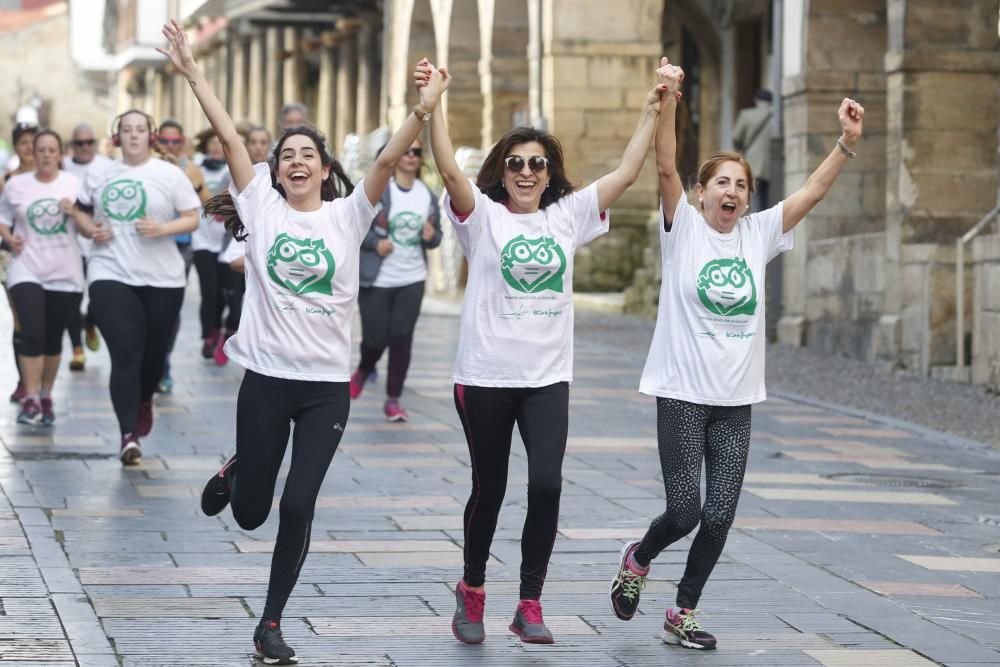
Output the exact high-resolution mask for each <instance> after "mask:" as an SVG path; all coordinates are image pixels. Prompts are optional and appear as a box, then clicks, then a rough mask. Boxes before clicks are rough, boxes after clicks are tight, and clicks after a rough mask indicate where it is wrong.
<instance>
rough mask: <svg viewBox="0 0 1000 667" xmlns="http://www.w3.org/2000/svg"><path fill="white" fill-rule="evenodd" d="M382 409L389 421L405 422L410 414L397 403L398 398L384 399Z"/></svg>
mask: <svg viewBox="0 0 1000 667" xmlns="http://www.w3.org/2000/svg"><path fill="white" fill-rule="evenodd" d="M382 411H383V412H385V418H386V419H388V420H389V421H391V422H405V421H409V419H410V415H408V414H407V413H406V410H404V409H403V408H402V406H400V405H399V399H398V398H387V399H385V404H384V405H383V406H382Z"/></svg>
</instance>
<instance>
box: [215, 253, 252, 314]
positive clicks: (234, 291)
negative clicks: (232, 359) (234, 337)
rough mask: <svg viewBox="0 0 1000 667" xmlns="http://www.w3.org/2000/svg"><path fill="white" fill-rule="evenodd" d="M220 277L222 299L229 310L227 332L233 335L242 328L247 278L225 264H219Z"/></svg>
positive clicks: (227, 311)
mask: <svg viewBox="0 0 1000 667" xmlns="http://www.w3.org/2000/svg"><path fill="white" fill-rule="evenodd" d="M234 243H235V242H234ZM219 276H220V278H221V279H222V298H223V300H224V301H225V304H226V308H227V310H226V322H225V324H226V332H228V333H233V332H235V331H236V330H237V329H239V328H240V315H242V314H243V294H244V293H245V292H246V291H247V282H246V277H245V276H244V275H243V274H242V273H240V272H239V271H233V269H232V267H230V266H229V265H228V264H224V263H220V264H219Z"/></svg>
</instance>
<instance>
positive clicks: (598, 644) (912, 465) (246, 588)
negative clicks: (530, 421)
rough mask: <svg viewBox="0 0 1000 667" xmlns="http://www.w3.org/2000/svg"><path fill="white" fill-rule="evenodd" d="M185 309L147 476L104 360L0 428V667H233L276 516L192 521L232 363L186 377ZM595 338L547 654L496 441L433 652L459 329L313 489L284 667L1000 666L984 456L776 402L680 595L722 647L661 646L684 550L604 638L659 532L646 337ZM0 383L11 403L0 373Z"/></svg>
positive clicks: (811, 406)
mask: <svg viewBox="0 0 1000 667" xmlns="http://www.w3.org/2000/svg"><path fill="white" fill-rule="evenodd" d="M192 296H194V294H193V293H192ZM196 301H197V299H196V297H195V298H189V299H188V302H187V304H186V305H185V314H184V329H183V331H182V334H181V337H180V339H179V342H178V349H177V351H176V353H175V355H174V359H173V362H174V378H175V382H176V385H175V390H174V393H173V394H172V395H169V396H160V397H158V398H157V408H156V426H155V429H154V431H153V433H152V434H151V436H150V437H148V438H146V439H145V440H144V441H143V447H144V451H145V458H144V460H143V463H142V465H140V466H137V467H133V468H127V469H123V468H122V466H121V464H120V463H119V461H118V459H117V448H118V433H117V426H116V422H115V419H114V415H113V413H112V411H111V404H110V399H109V397H108V391H107V381H108V367H109V364H108V359H107V356H106V350H104V349H103V348H102V350H101V352H99V353H97V354H90V357H89V359H88V367H87V370H86V371H85V372H84V373H73V374H70V373H69V372H68V371H65V370H63V371H62V372H61V376H60V378H59V381H58V382H57V385H56V395H55V400H56V409H57V413H58V422H57V425H56V426H55V428H53V429H51V430H44V429H42V428H30V427H24V426H18V425H17V424H16V423H15V420H14V417H15V409H14V407H13V406H11V407H10V408H9V409H8V410H7V411H6V412H5V414H4V415H3V417H2V419H0V439H2V444H3V447H0V488H2V491H3V495H2V496H0V661H3V662H11V663H32V664H51V665H73V664H79V665H93V666H97V665H101V666H104V665H143V666H147V665H177V664H184V665H213V666H217V665H251V664H253V662H254V659H253V650H252V643H251V637H252V634H253V630H254V627H255V625H256V622H257V621H256V619H255V615H256V614H259V613H260V610H261V608H262V606H263V600H264V596H265V589H266V582H267V576H268V566H269V562H270V551H271V547H272V541H273V539H274V536H275V533H276V530H277V510H276V509H275V511H274V512H272V515H271V517H270V519H269V520H268V522H267V523H266V524H265V525H264V526H263V527H262V528H260V529H259V530H257V531H255V532H253V533H247V532H244V531H241V530H240V529H239V528H238V526H237V525H236V523H235V521H233V519H232V516H231V514H230V513H229V512H228V510H227V511H225V512H223V513H222V514H221V515H219V516H218V517H214V518H206V517H205V516H203V515H202V514H201V513H200V511H199V509H198V496H199V494H200V490H201V487H202V484H203V483H204V481H205V479H206V478H207V476H208V475H210V474H211V473H212V472H214V471H215V470H216V469H217V468H218V466H219V465H220V463H221V462H222V461H223V460H224V457H225V456H226V455H227V454H228V453H229V452H230V451H231V449H232V447H233V438H234V431H235V426H234V423H235V422H234V410H235V394H236V389H237V387H238V385H239V381H240V378H241V369H239V368H237V367H235V366H233V365H230V366H228V367H225V368H219V367H217V366H215V365H214V364H213V363H211V362H208V361H203V360H202V359H201V358H200V356H199V355H198V347H199V344H200V343H199V341H197V340H196V331H195V324H196V321H197V316H196V311H195V309H194V308H195V305H196ZM4 317H6V318H8V319H7V320H5V321H4V323H3V326H2V327H0V339H2V340H9V335H10V331H9V326H10V324H9V315H4ZM615 317H616V316H613V315H607V316H604V315H601V316H595V315H593V314H588V315H587V316H586V317H581V324H580V325H579V327H578V334H577V344H576V374H575V375H576V382H575V383H574V385H573V388H572V390H571V394H570V440H569V447H568V452H567V457H566V463H565V468H564V478H565V482H564V488H563V496H562V513H561V521H560V532H559V536H558V539H557V541H556V545H555V555H554V557H553V559H552V563H551V566H550V568H549V572H548V579H547V582H546V586H545V593H544V596H543V598H542V602H543V604H544V609H545V614H546V616H545V618H546V621H547V622H548V624H549V626H550V627H551V629H552V631H553V633H554V634H555V637H556V644H555V645H553V646H528V645H523V644H521V643H520V642H519V641H518V640H517V639H516V638H515V637H514V636H513V635H511V634H510V633H509V632H508V631H507V624H508V623H509V622H510V619H511V617H512V615H513V612H514V608H515V605H516V603H517V600H516V596H517V577H518V567H519V559H520V547H519V539H520V533H521V525H522V522H523V519H524V513H525V503H526V492H525V489H526V466H525V458H524V452H523V448H522V447H521V446H520V441H519V440H517V436H516V435H515V441H516V444H515V447H514V454H513V456H512V461H511V474H510V481H509V488H508V493H507V498H506V505H505V508H504V511H503V513H502V514H501V517H500V524H499V527H498V531H497V535H496V540H495V542H494V544H493V549H492V555H493V558H492V560H491V563H490V566H489V570H488V572H487V591H488V594H489V596H488V599H487V605H486V620H487V640H486V642H485V643H484V644H482V645H479V646H466V645H463V644H459V643H458V642H456V641H455V639H454V638H453V637H452V634H451V630H450V623H451V615H452V612H453V610H454V595H453V587H454V585H455V583H456V582H457V580H458V579H459V577H460V575H461V564H462V552H461V544H462V516H461V515H462V510H463V507H464V503H465V500H466V497H467V494H468V491H469V486H470V482H469V476H470V468H469V463H468V453H467V450H466V446H465V442H464V438H463V434H462V431H461V426H460V424H459V421H458V418H457V415H456V413H455V409H454V406H453V403H452V394H451V379H450V378H451V364H452V359H453V356H454V348H455V342H456V334H457V326H458V320H457V319H456V318H454V317H451V316H447V315H425V316H424V317H423V318H422V319H421V321H420V323H419V325H418V330H417V335H416V342H415V349H414V362H413V366H412V368H411V372H410V377H409V380H408V383H407V392H406V394H405V395H404V401H403V403H404V405H405V406H406V408H407V409H408V410H409V412H410V415H411V421H410V422H409V423H408V424H390V423H387V422H386V421H385V419H384V417H383V415H382V412H381V401H382V398H383V396H382V394H383V387H382V384H384V376H385V374H384V371H383V369H382V368H381V367H380V379H379V382H378V384H370V385H369V386H368V387H367V388H366V390H365V393H364V394H363V395H362V397H361V398H360V399H359V400H358V401H356V402H355V404H354V405H353V407H352V411H351V417H350V422H349V424H348V427H347V432H346V435H345V437H344V439H343V441H342V444H341V447H340V451H339V452H338V454H337V456H336V458H335V459H334V463H333V467H332V469H331V472H330V474H329V475H328V477H327V479H326V483H325V485H324V488H323V492H322V494H321V497H320V499H319V506H318V508H317V514H316V517H315V521H314V523H313V534H312V546H311V550H310V554H309V557H308V559H307V560H306V562H305V565H304V567H303V570H302V575H301V578H300V580H299V584H298V586H297V587H296V589H295V591H294V592H293V595H292V599H291V601H290V603H289V606H288V608H287V609H286V615H285V619H284V621H283V624H282V628H283V631H284V634H285V637H286V638H287V640H288V642H289V644H291V645H292V646H293V647H294V648H295V649H296V652H297V653H298V654H299V656H301V661H300V664H302V665H383V666H390V665H392V666H400V667H402V666H416V665H426V666H434V667H444V666H448V665H456V666H457V665H462V666H464V665H475V664H478V665H489V666H491V667H492V666H498V667H499V666H503V667H507V666H513V667H519V666H528V665H544V666H546V667H556V666H558V665H572V666H573V667H581V666H584V665H586V666H588V667H591V666H593V667H625V666H640V665H664V664H669V665H712V666H713V667H716V666H718V667H722V666H738V667H749V666H751V665H826V666H828V667H839V666H845V667H846V666H850V667H864V666H873V667H874V666H878V667H904V666H905V667H911V666H912V667H916V666H918V665H933V664H947V665H954V666H956V667H957V666H961V665H966V666H971V665H996V664H1000V620H998V619H1000V510H998V507H1000V452H998V451H997V450H994V449H991V448H990V447H988V446H985V445H981V446H980V445H975V444H973V443H970V442H967V441H962V442H957V441H955V440H952V439H941V438H937V437H936V436H934V435H933V434H931V433H929V432H927V431H926V430H925V429H921V428H910V427H909V426H907V424H906V423H904V422H899V421H896V422H893V423H891V424H889V423H885V422H882V421H877V420H869V419H864V418H861V417H859V416H857V413H852V412H850V411H843V410H836V409H832V408H830V407H827V406H825V405H820V404H817V403H814V402H803V401H798V400H794V399H793V398H790V397H789V395H782V396H772V398H771V399H770V400H768V401H767V402H766V403H764V404H762V405H761V406H758V407H756V408H755V409H754V436H753V444H752V449H751V459H750V464H749V471H748V474H747V478H746V483H745V485H744V489H743V494H742V498H741V502H740V508H739V512H738V516H737V523H736V526H735V528H734V529H733V531H732V532H731V534H730V537H729V541H728V544H727V546H726V551H725V553H724V555H723V558H722V561H721V562H720V563H719V565H718V567H717V568H716V570H715V574H714V575H713V577H712V579H711V580H710V581H709V584H708V586H707V588H706V590H705V594H704V597H703V598H702V600H701V606H702V608H703V610H704V620H703V624H704V625H705V628H706V629H707V630H709V631H710V632H712V633H713V634H715V635H717V636H718V637H719V649H718V650H717V651H714V652H710V653H701V652H698V651H686V650H683V649H679V648H676V647H673V646H668V645H666V644H664V643H663V642H662V641H661V640H660V638H659V635H660V633H661V626H662V621H663V612H664V609H665V608H666V607H667V606H669V605H671V604H673V596H674V585H675V584H676V582H677V579H678V578H679V577H680V575H681V573H682V569H683V566H684V560H685V553H686V550H687V548H688V546H689V545H690V541H689V539H684V540H682V541H681V542H679V543H677V544H675V545H673V547H671V548H670V549H669V550H668V551H667V552H665V553H664V554H663V555H662V556H661V557H660V558H659V559H658V560H657V561H655V563H654V565H653V570H652V574H651V580H650V584H649V586H648V587H647V588H646V590H645V592H644V594H643V598H642V605H641V607H640V611H639V614H637V615H636V618H634V619H633V620H632V621H631V622H629V623H623V622H621V621H618V620H617V619H616V618H615V617H614V616H613V614H612V613H611V611H610V608H609V604H608V597H607V590H608V585H609V582H610V579H611V578H612V576H613V575H614V573H615V569H616V564H617V560H618V554H619V550H620V548H621V546H622V544H623V543H624V542H625V541H627V540H629V539H634V538H637V537H639V536H641V535H642V533H643V531H644V530H645V528H646V526H647V525H648V522H649V520H650V519H651V518H652V517H653V516H655V515H656V514H658V513H659V512H661V511H662V510H663V500H662V498H663V488H662V482H661V477H660V472H659V463H658V458H657V453H656V446H655V406H654V401H653V399H651V398H649V397H646V396H642V395H640V394H638V393H637V391H636V387H637V384H638V377H639V373H640V370H641V367H642V361H643V358H644V356H645V352H646V345H648V336H637V337H635V339H632V338H629V339H623V340H620V341H618V342H617V343H616V341H614V340H608V339H607V336H599V335H591V334H590V331H589V327H590V325H589V324H588V322H594V328H595V330H596V328H597V325H598V321H599V320H600V319H602V318H603V319H607V320H609V321H610V320H613V319H614V318H615ZM359 328H360V327H359V326H358V325H357V324H356V325H355V337H357V335H358V334H359ZM4 363H5V364H6V365H5V366H3V372H2V374H0V376H2V377H3V379H4V382H3V383H2V386H3V387H4V388H5V389H8V390H9V389H11V388H13V385H14V384H15V380H14V379H13V370H12V366H11V365H10V364H11V360H10V355H9V354H7V355H5V356H4ZM64 363H65V362H64ZM383 365H384V361H383ZM772 381H773V380H772ZM777 381H779V382H780V378H779V379H778V380H777ZM831 400H832V399H831ZM873 410H876V408H875V407H872V408H871V409H870V410H869V412H871V411H873ZM993 418H994V419H996V415H995V414H994V416H993Z"/></svg>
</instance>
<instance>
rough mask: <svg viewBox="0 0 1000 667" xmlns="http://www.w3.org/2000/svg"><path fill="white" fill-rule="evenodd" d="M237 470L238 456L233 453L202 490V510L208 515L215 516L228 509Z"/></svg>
mask: <svg viewBox="0 0 1000 667" xmlns="http://www.w3.org/2000/svg"><path fill="white" fill-rule="evenodd" d="M235 472H236V456H235V455H233V456H232V457H230V459H229V460H228V461H226V465H224V466H222V468H220V469H219V472H217V473H215V474H214V475H212V477H211V479H209V480H208V482H207V483H206V484H205V488H204V489H203V490H202V492H201V511H202V512H204V513H205V515H206V516H215V515H216V514H218V513H219V512H221V511H222V510H224V509H226V505H228V504H229V494H230V492H231V491H232V488H233V474H234V473H235Z"/></svg>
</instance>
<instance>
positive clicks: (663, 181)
mask: <svg viewBox="0 0 1000 667" xmlns="http://www.w3.org/2000/svg"><path fill="white" fill-rule="evenodd" d="M656 78H657V80H658V81H659V82H660V83H661V84H663V85H666V86H667V90H666V92H665V93H664V94H663V99H662V101H661V102H660V119H659V122H658V123H657V124H656V175H657V179H658V180H659V184H660V198H661V200H662V202H663V203H662V206H663V220H664V224H665V226H666V229H667V230H669V229H670V225H672V224H673V222H674V211H675V210H677V202H678V201H679V200H680V198H681V197H683V196H684V184H683V183H681V177H680V176H679V175H678V174H677V103H678V101H679V100H680V98H681V81H683V80H684V71H683V70H682V69H681V68H680V67H677V66H676V65H671V64H670V61H669V60H667V59H666V58H661V59H660V67H659V69H657V70H656Z"/></svg>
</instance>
